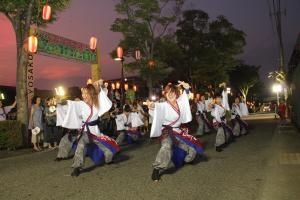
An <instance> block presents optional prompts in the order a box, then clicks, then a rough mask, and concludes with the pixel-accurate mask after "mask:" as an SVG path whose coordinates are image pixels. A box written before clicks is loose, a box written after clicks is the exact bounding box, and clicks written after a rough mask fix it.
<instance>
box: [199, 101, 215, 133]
mask: <svg viewBox="0 0 300 200" xmlns="http://www.w3.org/2000/svg"><path fill="white" fill-rule="evenodd" d="M206 113H207V112H206V106H205V101H199V102H197V112H196V119H197V122H198V130H197V134H196V135H200V136H201V135H203V134H204V133H208V132H209V131H210V128H211V125H210V123H209V121H208V119H207V115H206Z"/></svg>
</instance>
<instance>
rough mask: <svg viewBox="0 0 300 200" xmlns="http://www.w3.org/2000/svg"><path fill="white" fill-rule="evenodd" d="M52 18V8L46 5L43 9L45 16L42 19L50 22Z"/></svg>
mask: <svg viewBox="0 0 300 200" xmlns="http://www.w3.org/2000/svg"><path fill="white" fill-rule="evenodd" d="M50 17H51V7H50V6H49V5H48V4H46V5H44V7H43V16H42V18H43V20H46V21H48V20H49V19H50Z"/></svg>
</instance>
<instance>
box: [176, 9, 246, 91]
mask: <svg viewBox="0 0 300 200" xmlns="http://www.w3.org/2000/svg"><path fill="white" fill-rule="evenodd" d="M177 27H178V30H177V32H176V35H177V41H178V45H179V46H180V47H181V48H182V49H183V50H184V52H185V55H186V56H185V57H186V68H187V69H189V70H188V71H187V73H189V77H190V80H191V81H192V82H193V83H196V84H214V85H216V84H217V83H219V82H222V81H227V79H228V71H230V70H231V69H232V68H234V67H235V66H236V64H237V62H236V58H235V57H236V56H237V55H238V54H240V53H242V52H243V47H244V46H245V44H246V43H245V33H244V32H243V31H241V30H238V29H236V28H234V26H233V24H232V23H230V22H229V21H228V20H227V19H226V18H225V17H224V16H218V17H217V18H216V20H209V16H208V14H207V13H206V12H204V11H202V10H187V11H185V12H184V13H183V18H182V20H181V21H180V22H179V23H178V25H177Z"/></svg>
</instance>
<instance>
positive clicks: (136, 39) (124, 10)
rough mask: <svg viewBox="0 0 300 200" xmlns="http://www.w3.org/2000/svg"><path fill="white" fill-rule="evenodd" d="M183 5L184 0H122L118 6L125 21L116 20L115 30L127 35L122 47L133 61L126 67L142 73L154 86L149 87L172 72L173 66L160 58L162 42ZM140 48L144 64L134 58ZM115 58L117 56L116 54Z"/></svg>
mask: <svg viewBox="0 0 300 200" xmlns="http://www.w3.org/2000/svg"><path fill="white" fill-rule="evenodd" d="M183 3H184V0H121V1H120V3H119V4H117V5H116V11H117V13H119V14H120V15H121V16H122V18H117V19H116V20H115V21H114V23H113V24H112V26H111V30H112V31H113V32H119V33H122V35H123V39H122V40H121V41H120V43H119V45H120V46H122V48H123V50H124V56H125V57H127V58H129V59H128V60H129V62H128V60H127V64H126V65H125V68H126V70H129V71H130V70H138V71H139V72H140V75H141V78H143V79H144V80H146V81H147V83H149V84H150V85H149V84H148V86H151V85H152V84H155V83H157V82H159V81H160V80H162V79H164V78H165V77H166V76H167V74H168V73H170V72H171V69H170V66H169V63H168V62H166V60H165V59H163V58H162V57H163V56H161V55H160V53H161V52H162V51H161V50H162V48H163V45H165V43H164V42H162V41H163V38H164V37H165V36H166V35H167V31H168V28H169V26H170V24H172V23H174V22H175V21H176V19H177V16H178V14H179V11H180V8H181V6H182V5H183ZM171 7H172V8H173V9H170V8H171ZM166 8H168V9H166ZM136 49H139V50H140V51H141V55H142V59H141V60H140V61H136V60H135V59H134V53H135V50H136ZM111 55H112V57H114V56H115V51H113V52H112V54H111ZM164 58H165V57H164ZM150 60H154V61H155V63H156V65H155V67H154V68H151V69H150V68H149V65H148V62H149V61H150Z"/></svg>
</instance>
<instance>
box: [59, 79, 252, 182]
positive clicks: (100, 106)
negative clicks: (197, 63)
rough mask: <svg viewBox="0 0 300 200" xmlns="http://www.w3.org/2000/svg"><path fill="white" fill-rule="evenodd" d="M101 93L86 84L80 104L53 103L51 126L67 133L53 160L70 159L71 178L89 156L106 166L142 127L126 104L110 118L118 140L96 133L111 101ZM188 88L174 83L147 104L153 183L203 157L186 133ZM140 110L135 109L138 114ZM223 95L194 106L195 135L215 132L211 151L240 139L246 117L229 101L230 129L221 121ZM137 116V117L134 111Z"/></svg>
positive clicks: (102, 87) (100, 87) (189, 116)
mask: <svg viewBox="0 0 300 200" xmlns="http://www.w3.org/2000/svg"><path fill="white" fill-rule="evenodd" d="M107 91H108V90H107V88H106V86H105V84H103V80H99V81H96V82H94V83H93V84H88V85H86V86H85V87H83V88H82V89H81V95H82V100H77V101H71V100H61V99H60V98H59V97H58V98H57V102H58V104H57V109H56V111H57V126H62V127H64V128H67V129H68V130H70V131H69V133H68V134H66V135H65V136H64V137H63V138H62V139H61V141H60V144H59V149H58V154H57V158H56V159H55V160H56V161H60V160H64V159H66V158H69V157H70V156H72V157H73V164H72V168H73V171H72V173H71V175H72V176H79V175H80V173H81V171H82V169H83V167H84V163H85V157H86V156H89V157H90V158H91V159H92V160H93V162H94V163H95V164H101V163H103V161H104V162H105V163H106V164H111V163H113V161H114V157H115V156H116V154H118V153H119V152H120V151H121V148H120V145H121V144H122V143H123V142H125V141H126V142H128V143H134V142H136V141H137V140H138V139H139V138H140V136H141V134H142V132H141V128H140V127H142V126H143V125H144V122H143V120H142V118H143V115H142V113H141V112H142V109H141V106H140V105H138V106H137V108H136V111H137V112H132V108H131V107H130V106H129V105H124V106H123V109H122V110H123V113H122V114H117V115H116V116H115V122H116V126H117V130H118V133H119V135H118V137H117V138H116V139H113V138H111V137H109V136H108V135H105V133H102V132H101V131H100V130H99V127H98V122H99V118H100V117H101V116H102V115H103V114H104V113H106V112H108V111H109V110H110V109H111V107H112V102H111V100H110V99H109V98H108V97H107ZM189 92H190V86H189V84H188V83H185V82H183V81H178V84H176V85H175V84H172V83H169V84H167V85H166V86H165V88H164V90H163V95H164V97H165V101H163V102H150V101H147V102H145V104H146V105H147V106H148V109H149V111H148V113H149V115H150V118H151V121H152V126H151V131H150V137H151V138H159V140H160V143H161V146H160V149H159V151H158V153H157V155H156V158H155V161H154V163H153V172H152V175H151V178H152V180H153V181H159V180H160V177H161V175H162V173H163V172H164V171H165V170H166V169H168V167H170V166H171V165H172V164H174V165H175V167H181V166H183V165H184V164H186V163H192V162H193V161H194V160H195V158H196V157H197V155H202V156H204V146H203V144H202V142H201V141H200V139H199V138H197V137H194V136H192V135H191V134H190V133H189V128H187V126H185V124H187V123H189V122H191V121H192V112H191V107H190V102H189ZM139 108H140V109H139ZM229 109H230V108H229V105H228V96H227V93H226V91H225V90H223V92H222V94H216V95H215V96H214V98H212V97H211V98H208V99H205V97H201V100H200V101H199V102H197V115H196V118H197V121H198V123H199V130H198V134H200V135H202V134H204V133H205V132H208V131H210V129H211V128H212V124H213V126H214V127H215V129H216V130H217V135H216V142H215V146H216V150H217V151H218V152H220V151H222V148H223V147H224V145H226V144H228V143H229V142H230V141H232V140H233V139H234V137H238V136H239V135H241V134H246V132H247V124H246V123H245V122H244V121H243V120H242V119H241V117H243V116H244V115H246V114H247V112H246V110H247V107H246V105H245V104H244V103H242V102H240V100H239V98H236V99H235V103H234V104H233V106H232V119H233V123H234V126H233V129H231V128H230V127H229V126H228V125H227V122H226V113H228V111H229ZM139 110H140V111H141V112H138V111H139ZM208 115H210V116H212V117H213V121H212V122H213V123H210V121H209V120H208V118H209V117H208Z"/></svg>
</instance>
